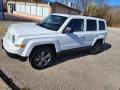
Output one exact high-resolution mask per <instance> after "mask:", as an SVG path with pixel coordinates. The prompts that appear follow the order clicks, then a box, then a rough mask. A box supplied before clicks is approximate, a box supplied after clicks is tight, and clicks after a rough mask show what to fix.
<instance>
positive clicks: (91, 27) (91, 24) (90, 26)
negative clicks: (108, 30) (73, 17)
mask: <svg viewBox="0 0 120 90" xmlns="http://www.w3.org/2000/svg"><path fill="white" fill-rule="evenodd" d="M96 30H97V22H96V20H90V19H88V20H87V31H96Z"/></svg>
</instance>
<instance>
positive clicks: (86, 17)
mask: <svg viewBox="0 0 120 90" xmlns="http://www.w3.org/2000/svg"><path fill="white" fill-rule="evenodd" d="M52 15H58V16H64V17H74V18H77V17H79V18H80V17H81V18H85V19H95V20H96V19H99V20H104V19H101V18H97V17H90V16H82V15H69V14H59V13H53V14H52Z"/></svg>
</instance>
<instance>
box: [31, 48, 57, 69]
mask: <svg viewBox="0 0 120 90" xmlns="http://www.w3.org/2000/svg"><path fill="white" fill-rule="evenodd" d="M54 57H55V55H54V52H53V51H52V50H51V49H50V48H49V47H39V48H35V49H34V50H33V52H32V53H31V55H30V57H29V61H30V64H31V66H32V67H33V68H34V69H44V68H46V67H48V66H49V65H50V64H51V62H52V61H53V60H54Z"/></svg>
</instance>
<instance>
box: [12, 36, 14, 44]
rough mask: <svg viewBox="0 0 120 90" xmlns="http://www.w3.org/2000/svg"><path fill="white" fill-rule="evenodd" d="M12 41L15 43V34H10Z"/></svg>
mask: <svg viewBox="0 0 120 90" xmlns="http://www.w3.org/2000/svg"><path fill="white" fill-rule="evenodd" d="M12 43H15V36H14V35H13V36H12Z"/></svg>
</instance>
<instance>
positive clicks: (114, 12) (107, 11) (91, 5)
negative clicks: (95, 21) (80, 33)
mask: <svg viewBox="0 0 120 90" xmlns="http://www.w3.org/2000/svg"><path fill="white" fill-rule="evenodd" d="M81 8H82V11H83V13H82V14H83V15H85V16H93V17H99V18H103V19H106V21H107V24H108V26H112V27H120V6H110V5H107V4H106V3H105V0H81Z"/></svg>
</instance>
